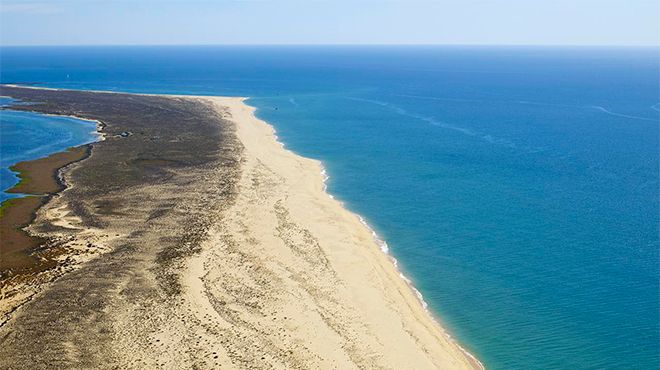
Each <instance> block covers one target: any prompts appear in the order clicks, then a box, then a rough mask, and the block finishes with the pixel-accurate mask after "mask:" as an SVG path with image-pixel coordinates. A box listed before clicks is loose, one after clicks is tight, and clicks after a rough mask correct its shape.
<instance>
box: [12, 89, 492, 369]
mask: <svg viewBox="0 0 660 370" xmlns="http://www.w3.org/2000/svg"><path fill="white" fill-rule="evenodd" d="M10 90H11V91H9V92H10V93H13V94H12V95H14V96H17V97H19V98H23V99H28V100H30V99H32V100H34V101H44V102H46V103H45V104H44V105H43V106H38V105H34V106H30V107H29V109H33V110H39V111H40V112H43V113H50V114H71V113H73V112H74V111H75V112H77V115H78V116H80V117H81V118H85V119H94V120H98V121H100V122H102V123H103V125H102V126H99V127H100V129H102V130H103V133H104V134H105V137H106V140H104V141H103V142H99V143H95V144H93V146H92V154H91V156H90V157H89V158H87V159H85V160H83V161H81V162H78V163H76V164H75V165H74V166H71V167H69V168H66V170H65V171H63V172H61V173H60V175H61V176H62V177H63V178H64V180H65V183H66V184H67V189H66V190H64V191H63V192H61V194H59V195H58V196H57V197H55V198H54V199H52V200H51V201H49V202H48V203H47V204H45V205H44V206H42V207H41V208H40V209H39V211H38V212H37V215H36V220H35V222H34V224H33V225H31V226H30V227H28V229H27V230H28V231H29V232H30V233H31V234H32V235H39V236H40V237H43V238H45V239H46V240H55V241H57V243H55V244H53V248H58V250H62V252H61V253H62V255H64V256H66V258H62V259H61V260H62V261H64V262H63V265H61V266H59V267H58V268H57V269H52V270H50V271H49V272H47V273H46V275H45V276H47V277H48V278H47V279H43V278H42V279H41V280H39V279H36V280H39V283H38V284H37V283H35V282H34V281H32V282H31V283H30V285H29V286H27V287H25V286H20V285H15V286H12V287H11V288H12V289H11V290H7V291H5V292H3V295H2V299H0V301H4V302H3V305H5V306H10V305H13V306H11V310H7V311H8V312H9V313H8V314H7V316H6V318H5V321H4V322H3V323H0V367H2V368H13V369H23V368H25V369H28V368H29V369H39V368H44V369H45V368H50V367H52V366H53V364H57V366H58V367H59V368H136V369H137V368H168V369H180V368H237V369H243V368H260V369H267V368H281V369H284V368H296V369H313V368H322V369H351V368H367V369H371V368H395V369H474V368H480V367H481V365H480V364H479V362H478V361H477V360H476V359H474V358H473V357H471V356H470V355H469V354H468V353H467V352H465V351H463V350H462V348H461V347H460V346H459V345H458V344H457V343H456V342H455V341H453V340H452V339H451V338H450V337H449V336H448V335H447V334H446V333H445V332H444V331H443V329H442V328H441V326H440V325H439V324H438V323H437V322H436V321H434V320H433V318H432V317H431V315H430V314H429V313H428V312H427V311H426V310H425V309H424V307H423V306H422V302H421V301H420V300H419V299H418V298H417V296H416V295H415V292H414V291H413V289H412V287H411V286H409V285H408V283H407V282H406V280H404V279H403V278H402V277H401V275H400V273H399V271H398V270H397V269H396V267H395V265H394V263H393V261H392V260H391V258H390V257H389V256H388V255H386V254H385V253H383V252H382V251H381V250H380V247H379V246H378V244H377V243H376V240H375V239H374V236H373V234H372V232H371V230H369V228H368V227H366V226H365V225H364V224H363V223H362V222H361V221H360V218H359V216H357V215H355V214H353V213H351V212H349V211H348V210H346V209H345V208H344V207H343V206H342V204H341V203H340V202H338V201H336V200H335V199H333V198H332V197H331V196H330V195H328V194H327V193H326V192H325V190H324V178H323V174H322V170H323V169H322V166H321V163H320V162H318V161H315V160H311V159H307V158H303V157H301V156H298V155H296V154H294V153H293V152H291V151H288V150H286V149H284V148H283V146H282V145H281V144H280V143H278V142H277V139H276V136H275V133H274V130H273V128H272V127H271V126H270V125H268V124H267V123H265V122H263V121H261V120H259V119H257V118H255V116H254V109H253V108H252V107H250V106H248V105H246V104H244V99H243V98H224V97H190V96H153V95H131V94H107V93H93V92H72V91H66V90H62V91H58V90H51V91H48V90H38V89H23V88H15V89H10ZM129 105H130V106H129ZM62 107H68V108H66V109H64V108H62ZM100 107H101V108H100ZM111 107H117V108H114V109H112V108H111ZM119 107H125V108H119ZM119 109H124V110H125V111H120V110H119ZM141 117H143V118H141ZM131 120H133V121H131ZM149 120H153V122H158V125H153V124H152V123H149V122H150V121H149ZM182 124H185V125H187V126H185V127H182V126H181V125H182ZM131 125H132V126H131ZM128 130H130V131H131V135H128V136H121V135H118V133H121V132H126V131H128ZM214 142H215V144H214ZM143 146H144V147H146V149H145V148H143ZM149 148H150V149H149ZM119 158H121V160H118V159H119ZM108 179H112V181H108Z"/></svg>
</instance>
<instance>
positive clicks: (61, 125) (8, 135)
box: [0, 98, 97, 202]
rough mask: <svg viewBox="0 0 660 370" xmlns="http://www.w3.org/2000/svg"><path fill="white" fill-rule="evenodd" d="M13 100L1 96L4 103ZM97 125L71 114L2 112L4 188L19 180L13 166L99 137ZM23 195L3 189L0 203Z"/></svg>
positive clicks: (0, 150) (0, 158) (0, 162)
mask: <svg viewBox="0 0 660 370" xmlns="http://www.w3.org/2000/svg"><path fill="white" fill-rule="evenodd" d="M11 102H12V99H8V98H0V105H8V104H10V103H11ZM95 133H96V124H95V123H93V122H89V121H83V120H78V119H75V118H70V117H54V116H46V115H42V114H37V113H31V112H19V111H11V110H3V111H0V189H1V190H6V189H8V188H11V187H12V186H14V185H15V184H16V183H17V182H18V178H17V177H16V175H15V174H14V173H13V172H12V171H10V170H9V167H10V166H11V165H13V164H16V163H17V162H21V161H26V160H30V159H37V158H41V157H45V156H48V155H49V154H52V153H56V152H60V151H62V150H65V149H67V148H70V147H72V146H78V145H82V144H87V143H90V142H93V141H95V140H97V135H96V134H95ZM17 196H20V195H19V194H8V193H5V192H4V191H0V202H2V201H4V200H5V199H8V198H13V197H17Z"/></svg>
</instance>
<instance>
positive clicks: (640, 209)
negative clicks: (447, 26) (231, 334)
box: [1, 47, 660, 369]
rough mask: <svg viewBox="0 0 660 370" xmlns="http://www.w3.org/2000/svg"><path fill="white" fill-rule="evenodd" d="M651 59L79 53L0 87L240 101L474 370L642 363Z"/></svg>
mask: <svg viewBox="0 0 660 370" xmlns="http://www.w3.org/2000/svg"><path fill="white" fill-rule="evenodd" d="M658 55H659V54H658V50H657V49H602V48H586V49H571V48H486V47H471V48H468V47H387V48H386V47H146V48H145V47H142V48H137V47H135V48H129V47H111V48H101V47H86V48H4V49H2V53H1V58H2V81H3V82H24V83H26V82H31V83H37V84H39V85H44V86H50V87H64V88H78V89H99V90H115V91H128V92H147V93H176V94H210V95H240V96H250V97H252V98H251V99H250V100H249V104H252V105H254V106H256V107H257V108H258V115H259V116H260V117H262V118H264V119H265V120H267V121H269V122H271V123H272V124H273V125H274V126H275V128H276V129H277V131H278V136H279V138H280V140H281V141H283V142H284V143H285V144H286V145H287V147H289V148H291V149H293V150H294V151H296V152H298V153H300V154H302V155H305V156H309V157H313V158H317V159H320V160H322V161H323V163H324V165H325V167H326V168H327V171H328V173H329V175H330V180H329V183H328V186H329V191H330V192H331V193H332V194H334V195H335V196H336V197H338V198H339V199H341V200H343V201H344V202H345V204H346V206H347V207H349V208H350V209H352V210H354V211H356V212H358V213H359V214H361V215H363V216H364V217H365V218H366V219H367V220H368V222H369V224H370V225H371V226H372V227H373V228H374V229H375V230H376V231H377V232H378V234H379V235H380V236H381V237H382V238H383V239H385V240H386V241H387V243H388V244H389V247H390V252H391V253H392V254H393V255H394V256H395V257H396V258H397V259H398V260H399V261H400V266H401V268H402V269H403V270H404V272H405V274H406V275H407V276H409V277H410V278H411V279H412V280H413V282H414V284H415V286H416V287H417V288H419V290H420V291H421V292H422V293H423V295H424V298H425V300H426V301H427V302H428V304H429V308H430V309H431V311H432V312H433V313H435V314H436V315H437V316H438V317H439V318H440V320H441V321H442V323H443V325H444V326H446V327H447V328H448V330H449V331H450V332H451V333H452V335H453V336H455V337H457V338H458V340H459V341H460V342H461V343H462V344H463V345H464V346H465V347H466V348H467V349H469V350H470V351H471V352H473V353H474V354H475V355H476V356H477V357H478V358H479V359H480V360H481V361H482V362H484V363H485V365H486V366H487V367H488V368H491V369H564V368H577V369H604V368H607V369H655V368H658V367H659V366H660V363H659V362H660V360H659V354H660V344H659V343H660V338H659V332H660V328H659V324H658V322H659V316H658V308H659V302H658V300H659V298H658V297H659V296H660V292H659V289H658V265H659V260H658V247H659V245H658V223H659V221H660V217H659V215H658V214H659V211H658V198H659V192H658V186H659V183H658V167H659V162H658V137H659V130H658V119H659V114H660V112H659V111H658V109H659V105H658V104H659V102H660V97H659V94H658V91H659V82H658V81H659V66H658ZM35 145H36V144H35ZM3 146H4V141H3Z"/></svg>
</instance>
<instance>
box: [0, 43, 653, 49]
mask: <svg viewBox="0 0 660 370" xmlns="http://www.w3.org/2000/svg"><path fill="white" fill-rule="evenodd" d="M140 46H143V47H156V46H177V47H182V46H184V47H186V46H187V47H195V46H319V47H321V46H367V47H369V46H397V47H405V46H457V47H466V46H467V47H573V48H582V47H584V48H608V47H611V48H660V44H479V43H464V44H461V43H407V44H404V43H263V44H261V43H204V44H159V43H156V44H8V45H4V44H2V43H0V47H3V48H4V47H140Z"/></svg>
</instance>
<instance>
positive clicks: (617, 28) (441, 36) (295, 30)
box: [0, 0, 660, 45]
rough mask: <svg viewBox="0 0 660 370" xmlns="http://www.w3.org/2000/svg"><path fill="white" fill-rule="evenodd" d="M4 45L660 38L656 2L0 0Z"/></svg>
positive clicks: (643, 41) (618, 41) (623, 41)
mask: <svg viewBox="0 0 660 370" xmlns="http://www.w3.org/2000/svg"><path fill="white" fill-rule="evenodd" d="M0 4H1V5H0V17H1V18H0V23H1V24H0V40H1V42H2V44H3V45H71V44H73V45H79V44H83V45H89V44H93V45H101V44H104V45H105V44H121V45H127V44H498V45H502V44H514V45H516V44H524V45H530V44H533V45H660V29H659V26H658V25H659V24H660V1H658V0H462V1H461V0H451V1H449V0H306V1H303V0H216V1H211V0H206V1H201V0H192V1H184V0H169V1H168V0H161V1H158V0H141V1H138V0H115V1H112V0H106V1H97V0H53V1H32V0H22V1H21V0H0Z"/></svg>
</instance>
